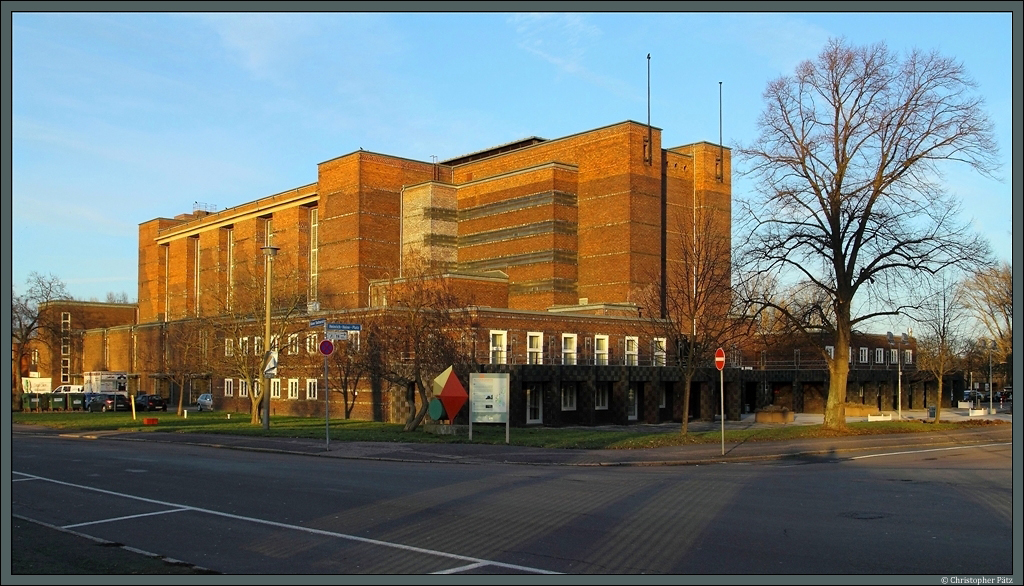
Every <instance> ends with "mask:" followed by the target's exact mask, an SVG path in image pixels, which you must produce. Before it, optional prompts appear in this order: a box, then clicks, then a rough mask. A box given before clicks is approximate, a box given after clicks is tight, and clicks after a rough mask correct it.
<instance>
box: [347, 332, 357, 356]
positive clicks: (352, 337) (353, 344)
mask: <svg viewBox="0 0 1024 586" xmlns="http://www.w3.org/2000/svg"><path fill="white" fill-rule="evenodd" d="M348 349H349V350H350V351H352V352H359V332H357V331H352V332H349V333H348Z"/></svg>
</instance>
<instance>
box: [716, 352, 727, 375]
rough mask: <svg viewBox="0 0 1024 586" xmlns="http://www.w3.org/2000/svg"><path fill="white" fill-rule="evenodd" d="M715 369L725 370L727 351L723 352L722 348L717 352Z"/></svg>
mask: <svg viewBox="0 0 1024 586" xmlns="http://www.w3.org/2000/svg"><path fill="white" fill-rule="evenodd" d="M715 368H717V369H718V370H722V369H723V368H725V350H722V348H721V347H719V348H718V350H715Z"/></svg>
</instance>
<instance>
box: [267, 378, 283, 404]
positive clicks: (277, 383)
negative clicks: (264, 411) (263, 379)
mask: <svg viewBox="0 0 1024 586" xmlns="http://www.w3.org/2000/svg"><path fill="white" fill-rule="evenodd" d="M270 398H271V399H280V398H281V379H279V378H272V379H270Z"/></svg>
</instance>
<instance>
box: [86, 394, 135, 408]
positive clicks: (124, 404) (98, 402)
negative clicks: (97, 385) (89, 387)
mask: <svg viewBox="0 0 1024 586" xmlns="http://www.w3.org/2000/svg"><path fill="white" fill-rule="evenodd" d="M131 408H132V406H131V404H130V403H129V402H128V397H125V396H124V395H112V394H110V393H99V395H98V396H97V397H95V398H94V399H93V400H92V401H90V402H89V411H92V412H94V413H95V412H96V411H99V412H101V413H106V412H107V411H128V410H130V409H131Z"/></svg>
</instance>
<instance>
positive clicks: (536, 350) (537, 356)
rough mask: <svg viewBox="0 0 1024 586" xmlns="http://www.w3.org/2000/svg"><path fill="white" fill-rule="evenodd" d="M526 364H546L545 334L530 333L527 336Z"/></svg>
mask: <svg viewBox="0 0 1024 586" xmlns="http://www.w3.org/2000/svg"><path fill="white" fill-rule="evenodd" d="M526 363H527V364H543V363H544V334H542V333H541V332H528V333H527V334H526Z"/></svg>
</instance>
